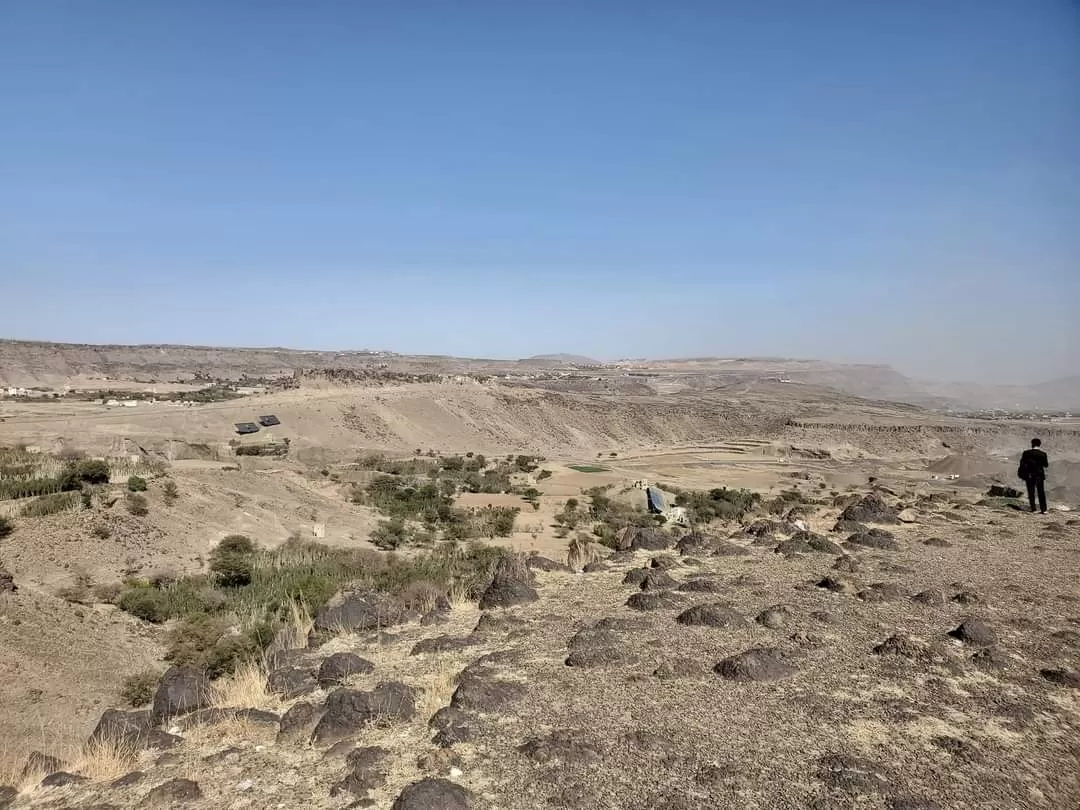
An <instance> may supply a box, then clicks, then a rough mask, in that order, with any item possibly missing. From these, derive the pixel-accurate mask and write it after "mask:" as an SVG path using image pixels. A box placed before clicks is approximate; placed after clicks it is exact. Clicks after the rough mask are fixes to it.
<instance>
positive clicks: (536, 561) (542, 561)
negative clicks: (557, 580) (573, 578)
mask: <svg viewBox="0 0 1080 810" xmlns="http://www.w3.org/2000/svg"><path fill="white" fill-rule="evenodd" d="M525 564H526V565H528V566H529V568H532V569H533V570H534V571H546V572H548V573H551V572H555V571H557V572H559V573H564V574H572V573H574V569H573V568H571V567H570V566H569V565H567V564H566V563H561V562H556V561H555V560H549V559H548V558H547V557H541V556H540V555H539V554H530V555H529V557H528V559H527V560H526V561H525Z"/></svg>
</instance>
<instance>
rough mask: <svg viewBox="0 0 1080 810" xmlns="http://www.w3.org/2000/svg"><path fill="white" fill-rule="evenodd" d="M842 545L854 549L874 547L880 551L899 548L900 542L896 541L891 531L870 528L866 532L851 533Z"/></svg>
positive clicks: (897, 549)
mask: <svg viewBox="0 0 1080 810" xmlns="http://www.w3.org/2000/svg"><path fill="white" fill-rule="evenodd" d="M844 545H845V546H847V547H848V548H849V549H854V550H856V551H857V550H859V549H864V548H876V549H878V550H880V551H899V550H900V544H899V543H897V542H896V539H895V538H894V537H893V535H892V533H891V532H887V531H883V530H882V529H871V530H870V531H868V532H861V533H859V534H853V535H851V537H849V538H848V539H847V541H846V542H845V543H844Z"/></svg>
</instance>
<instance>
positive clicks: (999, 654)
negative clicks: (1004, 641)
mask: <svg viewBox="0 0 1080 810" xmlns="http://www.w3.org/2000/svg"><path fill="white" fill-rule="evenodd" d="M1010 660H1011V659H1010V658H1009V655H1008V654H1007V653H1006V652H1005V651H1004V650H1003V649H1001V648H1000V647H983V648H982V649H981V650H977V651H976V652H975V653H974V654H973V655H972V656H971V663H973V664H974V665H975V666H977V667H979V668H980V669H987V670H997V669H1005V668H1006V667H1007V666H1009V663H1010Z"/></svg>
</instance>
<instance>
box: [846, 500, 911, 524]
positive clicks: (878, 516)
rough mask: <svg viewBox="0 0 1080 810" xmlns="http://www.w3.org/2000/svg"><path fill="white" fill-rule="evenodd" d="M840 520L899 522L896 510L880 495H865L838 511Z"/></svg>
mask: <svg viewBox="0 0 1080 810" xmlns="http://www.w3.org/2000/svg"><path fill="white" fill-rule="evenodd" d="M840 520H854V521H855V522H857V523H899V522H900V519H899V517H897V511H896V510H895V509H893V508H892V507H891V506H889V505H888V504H887V503H885V501H884V500H882V498H881V496H880V495H866V496H865V497H863V498H861V499H859V500H858V501H856V502H855V503H853V504H851V506H849V507H848V508H847V509H845V510H844V511H843V512H841V513H840Z"/></svg>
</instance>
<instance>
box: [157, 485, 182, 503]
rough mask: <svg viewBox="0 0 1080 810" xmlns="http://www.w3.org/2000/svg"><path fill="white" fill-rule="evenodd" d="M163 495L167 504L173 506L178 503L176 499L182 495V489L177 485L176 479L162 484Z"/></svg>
mask: <svg viewBox="0 0 1080 810" xmlns="http://www.w3.org/2000/svg"><path fill="white" fill-rule="evenodd" d="M161 496H162V497H163V498H164V499H165V505H166V506H172V505H173V504H174V503H176V499H177V498H179V497H180V490H179V489H177V487H176V482H175V481H166V482H165V483H164V484H162V486H161Z"/></svg>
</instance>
